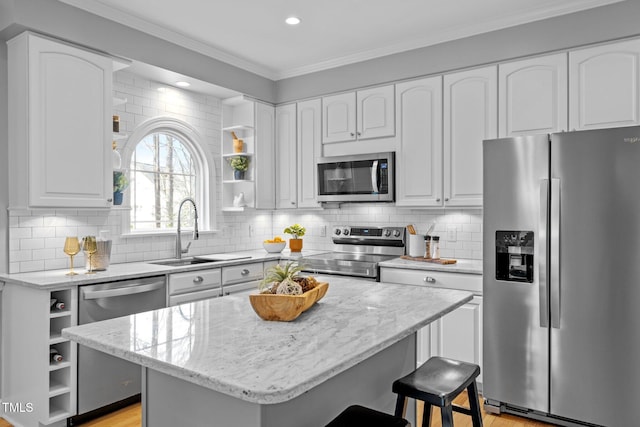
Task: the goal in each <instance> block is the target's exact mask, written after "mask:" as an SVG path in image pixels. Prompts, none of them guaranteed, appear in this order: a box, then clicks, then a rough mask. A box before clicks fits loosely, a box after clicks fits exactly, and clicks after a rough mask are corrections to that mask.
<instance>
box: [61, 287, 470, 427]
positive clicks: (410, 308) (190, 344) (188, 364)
mask: <svg viewBox="0 0 640 427" xmlns="http://www.w3.org/2000/svg"><path fill="white" fill-rule="evenodd" d="M319 280H322V281H327V282H329V283H330V286H329V291H328V292H327V295H326V296H325V297H324V298H323V299H322V300H321V301H319V302H318V303H317V304H316V305H314V306H313V307H311V308H310V309H309V310H308V311H306V312H305V313H303V314H302V315H301V316H300V317H299V318H297V319H296V320H295V321H293V322H267V321H263V320H261V319H260V318H259V317H258V316H257V315H256V314H255V313H254V311H253V309H252V308H251V305H250V303H249V298H248V296H247V295H246V294H244V295H243V294H239V295H235V296H234V295H232V296H230V297H225V298H218V299H211V300H205V301H200V302H195V303H189V304H184V305H180V306H176V307H170V308H166V309H161V310H155V311H152V312H147V313H141V314H137V315H131V316H126V317H121V318H116V319H111V320H106V321H103V322H96V323H91V324H87V325H82V326H74V327H71V328H67V329H64V330H63V333H62V334H63V336H64V337H67V338H69V339H71V340H73V341H77V342H78V343H79V344H82V345H86V346H89V347H92V348H95V349H97V350H100V351H104V352H105V353H108V354H112V355H114V356H117V357H121V358H124V359H126V360H129V361H132V362H135V363H138V364H140V365H141V366H142V368H143V376H144V379H143V392H142V394H143V425H146V426H154V427H156V426H174V425H210V426H230V425H238V426H246V427H253V426H274V427H275V426H278V427H287V426H291V427H303V426H314V427H315V426H322V425H325V424H326V423H327V422H328V421H329V420H331V419H332V418H333V417H335V415H337V414H338V413H339V412H340V411H341V410H342V409H343V408H345V407H346V406H349V405H350V404H353V403H359V404H363V405H367V406H370V407H373V408H376V409H379V410H383V411H387V412H392V411H393V406H394V402H395V395H393V394H392V393H391V383H392V382H393V380H395V379H397V378H399V377H401V376H403V375H405V374H406V373H408V372H410V371H411V370H413V369H414V368H415V364H416V355H415V350H416V344H415V332H416V331H417V330H418V329H420V328H422V327H424V326H425V325H427V324H429V323H430V322H432V321H434V320H436V319H438V318H440V317H441V316H443V315H444V314H446V313H448V312H450V311H452V310H454V309H455V308H457V307H459V306H461V305H463V304H464V303H466V302H467V301H469V300H471V298H472V294H471V293H469V292H465V291H454V290H447V289H432V288H422V287H414V286H402V285H394V284H388V283H376V282H371V281H364V280H359V279H352V278H339V277H336V276H331V277H329V276H325V277H319ZM96 368H97V369H99V367H96Z"/></svg>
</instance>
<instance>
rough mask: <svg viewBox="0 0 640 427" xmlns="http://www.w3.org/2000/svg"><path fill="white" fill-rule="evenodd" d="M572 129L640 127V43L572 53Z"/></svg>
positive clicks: (570, 63) (639, 41)
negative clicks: (639, 125)
mask: <svg viewBox="0 0 640 427" xmlns="http://www.w3.org/2000/svg"><path fill="white" fill-rule="evenodd" d="M569 111H570V114H569V124H570V126H569V127H570V129H571V130H583V129H598V128H606V127H619V126H633V125H638V124H640V40H630V41H624V42H619V43H612V44H608V45H603V46H596V47H592V48H587V49H581V50H576V51H573V52H570V53H569Z"/></svg>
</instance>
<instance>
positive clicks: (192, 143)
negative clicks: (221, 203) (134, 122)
mask: <svg viewBox="0 0 640 427" xmlns="http://www.w3.org/2000/svg"><path fill="white" fill-rule="evenodd" d="M159 132H162V133H167V134H171V135H174V136H176V137H178V138H180V139H182V140H183V141H184V143H185V144H186V145H187V146H188V147H189V149H191V150H193V151H194V154H195V158H194V161H195V164H196V170H197V172H198V173H200V172H202V178H200V182H199V183H198V184H197V192H198V194H197V196H196V202H197V203H198V217H199V219H200V221H199V224H198V227H199V228H200V229H201V230H203V231H209V230H213V229H214V224H215V212H216V210H215V207H216V206H215V204H216V197H215V188H216V181H215V179H216V170H215V167H216V163H215V161H214V159H213V156H212V154H211V153H210V152H209V150H207V149H206V148H207V147H206V145H205V139H204V138H203V137H202V135H201V134H200V133H199V132H198V131H197V130H196V129H195V128H194V127H193V126H191V125H190V124H189V123H186V122H184V121H182V120H180V119H176V118H174V117H168V116H159V117H153V118H150V119H147V120H145V121H144V122H142V123H140V124H139V125H138V126H136V128H135V129H134V131H133V132H131V135H129V137H128V138H127V140H126V142H125V144H124V147H123V148H122V151H121V155H122V165H123V169H124V170H125V171H127V174H130V172H131V171H130V165H131V157H132V156H133V152H134V151H135V147H136V145H137V144H138V143H139V142H140V141H142V140H143V139H144V138H146V137H147V136H148V135H150V134H153V133H159ZM124 206H126V207H128V208H129V209H126V211H125V214H124V215H122V229H121V234H122V235H128V236H135V235H138V234H145V235H150V234H157V235H167V234H170V233H171V230H158V231H157V232H153V231H151V232H150V231H149V230H144V231H140V232H139V233H138V232H135V231H131V199H130V192H126V193H125V200H124Z"/></svg>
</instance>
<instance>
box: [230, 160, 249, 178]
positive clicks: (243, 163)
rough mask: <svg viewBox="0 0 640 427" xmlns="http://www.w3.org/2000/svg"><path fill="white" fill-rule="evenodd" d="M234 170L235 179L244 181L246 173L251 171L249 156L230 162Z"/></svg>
mask: <svg viewBox="0 0 640 427" xmlns="http://www.w3.org/2000/svg"><path fill="white" fill-rule="evenodd" d="M229 164H230V165H231V168H232V169H233V177H234V178H235V179H244V173H245V172H246V171H247V169H249V158H248V157H247V156H235V157H232V158H231V160H230V161H229Z"/></svg>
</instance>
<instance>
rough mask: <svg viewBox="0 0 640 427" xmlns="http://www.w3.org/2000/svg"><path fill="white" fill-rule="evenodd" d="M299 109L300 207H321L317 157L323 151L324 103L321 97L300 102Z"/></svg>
mask: <svg viewBox="0 0 640 427" xmlns="http://www.w3.org/2000/svg"><path fill="white" fill-rule="evenodd" d="M297 110H298V120H297V124H298V126H297V128H298V138H297V139H298V145H297V148H298V150H297V152H298V207H299V208H317V207H319V206H320V205H319V203H318V198H317V193H318V181H317V177H316V158H318V157H320V155H321V152H322V119H321V116H322V103H321V101H320V99H311V100H309V101H303V102H299V103H298V106H297Z"/></svg>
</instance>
